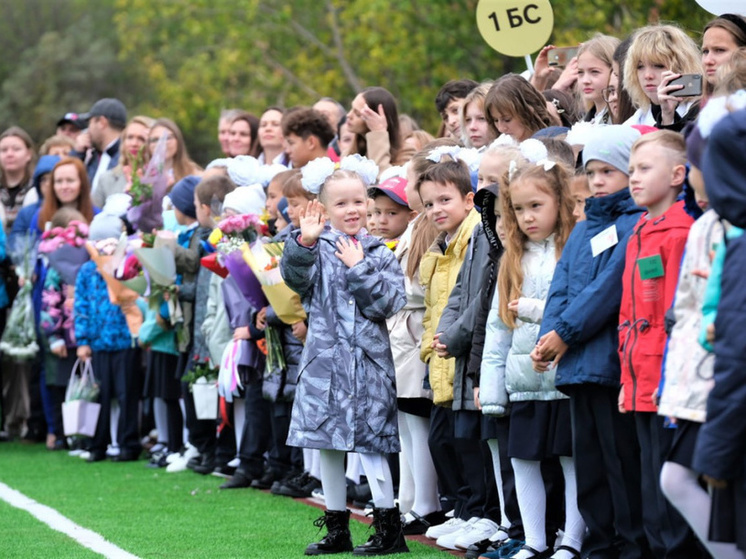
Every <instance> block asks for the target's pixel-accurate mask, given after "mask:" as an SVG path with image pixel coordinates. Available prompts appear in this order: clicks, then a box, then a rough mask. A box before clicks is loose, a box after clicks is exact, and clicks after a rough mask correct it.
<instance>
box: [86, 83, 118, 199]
mask: <svg viewBox="0 0 746 559" xmlns="http://www.w3.org/2000/svg"><path fill="white" fill-rule="evenodd" d="M79 116H80V119H81V120H82V121H84V122H85V121H87V122H88V130H87V132H84V133H82V134H80V135H79V136H78V137H77V139H76V142H75V151H76V152H77V154H78V155H79V156H80V157H81V159H84V160H85V163H86V168H87V169H88V178H89V179H90V180H91V193H93V192H95V190H96V187H97V186H98V181H99V180H100V178H101V175H102V174H104V173H105V172H106V171H107V170H108V169H112V168H114V167H116V166H117V163H119V137H120V135H121V133H122V130H124V127H125V126H126V125H127V109H126V108H125V107H124V103H122V102H121V101H120V100H119V99H113V98H104V99H99V100H98V101H96V102H95V103H94V104H93V106H92V107H91V110H90V111H88V112H87V113H85V114H82V115H79Z"/></svg>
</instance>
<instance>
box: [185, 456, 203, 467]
mask: <svg viewBox="0 0 746 559" xmlns="http://www.w3.org/2000/svg"><path fill="white" fill-rule="evenodd" d="M201 463H202V455H201V454H198V455H197V456H194V457H193V458H190V459H189V460H188V461H187V468H189V469H190V470H193V469H194V468H195V466H199V465H200V464H201Z"/></svg>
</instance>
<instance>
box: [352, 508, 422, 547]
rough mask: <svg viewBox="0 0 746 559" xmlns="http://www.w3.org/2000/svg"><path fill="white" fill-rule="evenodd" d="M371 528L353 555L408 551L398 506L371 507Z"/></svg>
mask: <svg viewBox="0 0 746 559" xmlns="http://www.w3.org/2000/svg"><path fill="white" fill-rule="evenodd" d="M373 528H374V529H375V532H374V533H373V535H372V536H371V537H370V539H368V541H367V542H366V543H364V544H363V545H359V546H357V547H356V548H355V549H354V550H353V551H352V554H353V555H388V554H390V553H408V552H409V548H408V547H407V542H406V540H405V539H404V534H403V533H402V522H401V514H400V513H399V507H394V508H391V509H377V508H374V509H373Z"/></svg>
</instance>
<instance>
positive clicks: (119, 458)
mask: <svg viewBox="0 0 746 559" xmlns="http://www.w3.org/2000/svg"><path fill="white" fill-rule="evenodd" d="M139 459H140V453H139V452H131V451H130V452H126V451H124V450H123V451H121V452H120V453H119V454H117V455H116V456H112V457H111V461H112V462H137V461H138V460H139Z"/></svg>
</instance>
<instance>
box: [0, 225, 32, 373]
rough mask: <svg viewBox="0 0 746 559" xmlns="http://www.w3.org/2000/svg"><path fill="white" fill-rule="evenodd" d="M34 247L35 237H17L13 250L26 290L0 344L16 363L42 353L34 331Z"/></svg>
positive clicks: (17, 302)
mask: <svg viewBox="0 0 746 559" xmlns="http://www.w3.org/2000/svg"><path fill="white" fill-rule="evenodd" d="M35 245H36V238H35V236H34V235H32V234H30V233H27V234H26V235H24V236H22V237H17V238H16V241H15V242H14V243H12V245H11V247H10V258H11V260H12V261H13V264H14V265H15V267H16V274H17V275H18V277H19V279H21V280H23V286H22V287H21V289H20V290H19V291H18V295H16V298H15V300H14V301H13V306H12V307H11V309H10V314H9V316H8V322H7V325H6V327H5V332H3V336H2V340H1V341H0V351H2V352H3V353H4V354H5V355H7V356H8V357H10V358H12V359H14V360H16V361H27V360H29V359H33V358H34V357H35V356H36V354H37V353H38V352H39V344H38V343H37V341H36V329H35V328H34V324H35V321H34V304H33V301H32V298H31V292H32V290H33V288H34V285H33V281H32V275H33V271H34V265H35V263H36V246H35Z"/></svg>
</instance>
